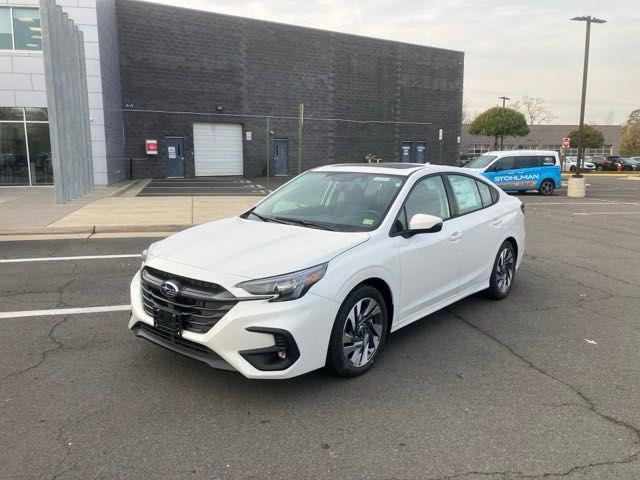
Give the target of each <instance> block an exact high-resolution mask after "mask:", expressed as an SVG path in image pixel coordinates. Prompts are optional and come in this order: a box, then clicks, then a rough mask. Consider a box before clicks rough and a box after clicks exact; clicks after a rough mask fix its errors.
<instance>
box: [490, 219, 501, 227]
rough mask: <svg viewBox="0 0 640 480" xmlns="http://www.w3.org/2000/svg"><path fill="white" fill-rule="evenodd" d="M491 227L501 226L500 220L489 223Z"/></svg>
mask: <svg viewBox="0 0 640 480" xmlns="http://www.w3.org/2000/svg"><path fill="white" fill-rule="evenodd" d="M491 225H493V226H494V227H499V226H500V225H502V219H501V218H499V219H498V220H495V221H493V222H491Z"/></svg>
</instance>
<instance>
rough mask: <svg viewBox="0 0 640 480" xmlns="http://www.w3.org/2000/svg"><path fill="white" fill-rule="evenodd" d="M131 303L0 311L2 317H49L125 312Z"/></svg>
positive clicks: (129, 308) (0, 317)
mask: <svg viewBox="0 0 640 480" xmlns="http://www.w3.org/2000/svg"><path fill="white" fill-rule="evenodd" d="M128 310H131V305H108V306H103V307H78V308H54V309H51V310H22V311H18V312H0V319H2V318H24V317H50V316H55V315H79V314H83V313H105V312H126V311H128Z"/></svg>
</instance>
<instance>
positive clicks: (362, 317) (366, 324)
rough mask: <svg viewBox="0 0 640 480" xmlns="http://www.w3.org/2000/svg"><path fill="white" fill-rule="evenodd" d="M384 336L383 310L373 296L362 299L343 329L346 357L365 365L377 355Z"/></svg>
mask: <svg viewBox="0 0 640 480" xmlns="http://www.w3.org/2000/svg"><path fill="white" fill-rule="evenodd" d="M381 338H382V310H381V308H380V305H378V302H376V301H375V300H374V299H373V298H369V297H366V298H362V299H360V300H359V301H358V302H357V303H356V304H355V305H354V306H353V307H352V308H351V310H350V311H349V315H348V316H347V321H346V322H345V323H344V329H343V331H342V352H343V354H344V358H345V359H346V360H347V362H349V363H350V364H351V365H352V366H354V367H363V366H365V365H366V364H367V363H368V362H370V361H371V359H372V358H373V357H374V356H375V354H376V352H377V351H378V346H379V345H380V340H381Z"/></svg>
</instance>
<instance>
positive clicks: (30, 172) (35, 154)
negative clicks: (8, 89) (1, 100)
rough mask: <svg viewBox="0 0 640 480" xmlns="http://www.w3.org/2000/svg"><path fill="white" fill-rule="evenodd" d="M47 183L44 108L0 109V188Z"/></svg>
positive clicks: (48, 167)
mask: <svg viewBox="0 0 640 480" xmlns="http://www.w3.org/2000/svg"><path fill="white" fill-rule="evenodd" d="M51 183H53V167H52V165H51V143H50V140H49V121H48V116H47V109H46V108H14V107H0V185H46V184H51Z"/></svg>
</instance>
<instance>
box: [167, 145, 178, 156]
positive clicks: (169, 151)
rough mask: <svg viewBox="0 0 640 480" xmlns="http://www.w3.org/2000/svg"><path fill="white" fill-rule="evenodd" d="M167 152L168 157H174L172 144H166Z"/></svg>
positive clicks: (174, 150) (174, 148)
mask: <svg viewBox="0 0 640 480" xmlns="http://www.w3.org/2000/svg"><path fill="white" fill-rule="evenodd" d="M167 153H168V154H169V158H176V147H174V146H173V145H170V146H168V147H167Z"/></svg>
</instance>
